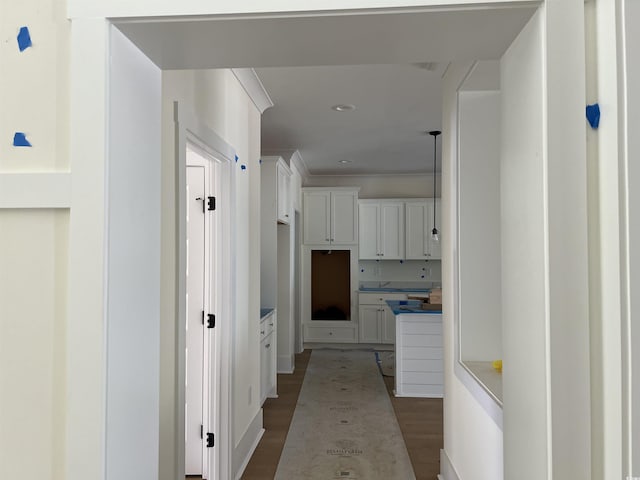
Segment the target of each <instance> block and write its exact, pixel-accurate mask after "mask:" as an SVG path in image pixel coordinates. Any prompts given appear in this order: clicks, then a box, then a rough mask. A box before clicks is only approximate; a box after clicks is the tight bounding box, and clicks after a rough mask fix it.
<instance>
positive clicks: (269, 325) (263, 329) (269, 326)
mask: <svg viewBox="0 0 640 480" xmlns="http://www.w3.org/2000/svg"><path fill="white" fill-rule="evenodd" d="M275 324H276V317H275V315H269V316H268V317H267V318H265V319H264V320H262V321H261V322H260V340H263V339H264V338H266V337H267V336H268V335H269V334H271V333H272V332H273V329H274V326H275Z"/></svg>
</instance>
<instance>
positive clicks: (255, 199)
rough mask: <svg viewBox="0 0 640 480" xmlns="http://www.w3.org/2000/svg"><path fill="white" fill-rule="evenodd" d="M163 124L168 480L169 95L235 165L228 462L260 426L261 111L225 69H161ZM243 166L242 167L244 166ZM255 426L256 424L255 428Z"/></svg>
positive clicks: (171, 382)
mask: <svg viewBox="0 0 640 480" xmlns="http://www.w3.org/2000/svg"><path fill="white" fill-rule="evenodd" d="M162 80H163V92H162V102H163V108H162V119H163V120H162V129H163V147H162V158H163V173H162V185H163V196H162V215H163V219H162V223H163V227H162V266H161V268H162V287H161V288H162V309H161V310H162V313H161V318H162V325H163V326H162V331H161V345H162V347H161V349H162V352H161V359H162V360H161V361H162V365H161V378H160V388H161V409H160V419H161V424H160V452H161V454H160V475H161V478H163V479H167V480H169V479H172V480H174V479H173V473H172V472H173V471H175V468H176V464H175V462H176V459H175V457H174V454H173V452H174V451H175V448H176V447H177V445H176V443H175V442H176V441H180V439H181V438H182V437H181V433H180V432H176V431H175V424H174V422H175V414H176V413H175V409H176V408H177V407H176V404H175V397H174V392H175V388H176V385H175V376H174V375H175V318H176V317H175V308H176V306H175V299H174V296H173V292H174V288H175V282H176V279H175V263H174V262H175V225H176V211H175V201H174V199H175V145H174V133H173V132H174V123H173V122H174V120H173V102H174V101H176V100H177V101H178V102H180V105H182V106H183V107H184V108H187V109H190V110H191V111H192V112H193V113H194V114H195V115H196V116H197V117H198V118H199V119H200V120H201V121H202V122H204V124H206V125H207V126H208V127H209V128H210V129H211V130H213V131H214V132H215V133H217V134H218V135H219V136H220V137H222V138H223V139H224V140H225V141H226V142H228V143H229V144H230V145H231V146H232V147H233V148H234V149H235V150H236V152H237V155H238V162H237V163H234V165H233V166H232V168H235V169H236V175H235V178H236V184H235V189H236V196H235V208H236V218H234V219H232V222H233V223H234V224H235V229H236V240H237V241H236V244H235V249H236V255H237V260H236V266H235V269H234V272H235V275H234V278H233V281H234V282H235V288H236V298H237V303H236V305H235V311H236V318H234V319H219V321H220V322H227V326H228V327H229V328H232V329H233V330H232V335H233V339H234V340H233V345H232V348H231V351H232V359H231V368H232V371H231V375H232V379H231V382H232V398H231V408H232V411H231V415H232V434H233V438H232V439H231V440H232V442H233V446H232V448H233V449H234V452H233V458H232V462H233V466H234V469H237V468H238V467H239V466H240V465H241V464H242V462H243V461H244V460H245V458H244V456H245V454H246V453H247V451H246V448H247V444H248V445H249V446H250V445H251V443H252V442H253V441H254V440H255V439H256V437H257V435H258V434H259V428H261V427H262V417H261V410H260V378H259V375H260V346H259V340H260V339H259V317H260V313H259V309H260V164H259V158H260V157H259V146H260V112H259V111H258V110H257V109H256V107H255V106H254V105H253V103H252V102H251V100H250V99H249V97H248V96H247V95H246V93H245V91H244V89H243V88H242V86H241V85H240V84H239V83H238V81H237V79H236V78H235V76H234V75H233V74H232V73H231V71H228V70H198V71H194V70H187V71H165V72H163V77H162ZM243 165H244V166H245V167H246V168H245V169H242V166H243ZM256 429H258V430H256Z"/></svg>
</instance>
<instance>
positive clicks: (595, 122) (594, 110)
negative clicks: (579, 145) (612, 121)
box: [587, 103, 600, 130]
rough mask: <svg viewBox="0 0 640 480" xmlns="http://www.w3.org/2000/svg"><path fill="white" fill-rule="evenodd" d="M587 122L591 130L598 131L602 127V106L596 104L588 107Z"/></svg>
mask: <svg viewBox="0 0 640 480" xmlns="http://www.w3.org/2000/svg"><path fill="white" fill-rule="evenodd" d="M587 120H588V121H589V125H591V128H593V129H594V130H596V129H597V128H598V126H599V125H600V105H598V104H597V103H594V104H593V105H587Z"/></svg>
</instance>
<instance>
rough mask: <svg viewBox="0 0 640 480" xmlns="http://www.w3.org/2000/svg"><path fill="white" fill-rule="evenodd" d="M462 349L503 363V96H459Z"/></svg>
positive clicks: (466, 353)
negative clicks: (501, 166)
mask: <svg viewBox="0 0 640 480" xmlns="http://www.w3.org/2000/svg"><path fill="white" fill-rule="evenodd" d="M459 116H460V118H459V122H460V125H459V132H458V135H459V137H458V139H459V152H458V153H459V157H458V175H459V188H460V192H461V193H460V196H459V204H458V209H459V222H460V223H459V228H460V231H459V245H458V248H459V255H460V278H459V284H460V325H461V327H460V349H461V358H462V359H463V360H483V361H487V360H496V359H500V358H502V313H501V301H502V300H501V296H502V281H501V258H500V254H501V252H500V231H501V225H500V128H501V121H500V92H491V91H488V92H468V91H465V92H460V95H459Z"/></svg>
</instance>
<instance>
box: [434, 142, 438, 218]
mask: <svg viewBox="0 0 640 480" xmlns="http://www.w3.org/2000/svg"><path fill="white" fill-rule="evenodd" d="M437 138H438V136H437V135H434V136H433V228H436V140H437Z"/></svg>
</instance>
